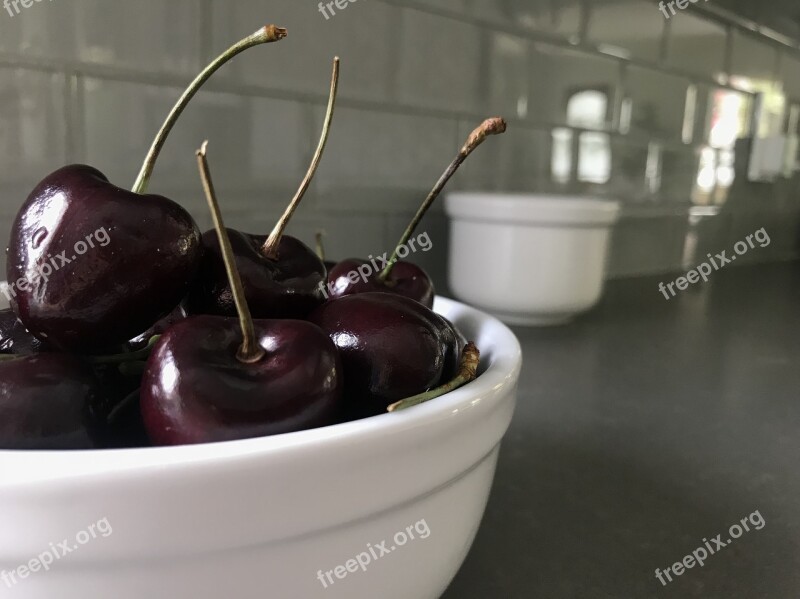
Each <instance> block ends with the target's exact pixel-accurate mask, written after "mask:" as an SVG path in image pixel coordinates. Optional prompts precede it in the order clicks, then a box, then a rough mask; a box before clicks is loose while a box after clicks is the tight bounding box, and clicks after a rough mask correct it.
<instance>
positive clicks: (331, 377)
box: [141, 316, 342, 445]
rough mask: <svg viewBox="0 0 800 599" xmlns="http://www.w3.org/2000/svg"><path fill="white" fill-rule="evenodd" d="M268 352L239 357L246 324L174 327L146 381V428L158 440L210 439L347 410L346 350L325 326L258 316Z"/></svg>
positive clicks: (256, 433) (218, 320) (198, 319)
mask: <svg viewBox="0 0 800 599" xmlns="http://www.w3.org/2000/svg"><path fill="white" fill-rule="evenodd" d="M255 329H256V336H257V338H258V343H259V345H260V346H261V347H262V348H263V349H264V351H265V352H266V353H265V355H264V357H263V358H262V359H261V360H259V361H258V362H256V363H254V364H245V363H243V362H241V361H240V360H239V359H238V358H237V357H236V355H237V352H238V349H239V346H240V345H241V342H242V333H241V330H240V328H239V321H238V320H236V319H234V318H225V317H220V316H192V317H189V318H187V319H186V320H183V321H181V322H179V323H177V324H175V325H173V326H172V328H170V329H169V330H168V331H167V332H166V333H165V334H164V335H163V336H162V337H161V339H160V340H159V342H158V343H157V344H156V346H155V348H154V349H153V353H152V354H151V355H150V359H149V360H148V363H147V368H146V371H145V374H144V377H143V379H142V390H141V409H142V417H143V419H144V424H145V428H146V430H147V433H148V435H149V437H150V439H151V440H152V441H153V442H154V443H155V444H157V445H184V444H192V443H210V442H215V441H228V440H233V439H246V438H251V437H262V436H266V435H275V434H279V433H288V432H294V431H300V430H305V429H310V428H317V427H320V426H326V425H328V424H332V423H333V422H335V420H336V419H337V417H338V415H339V411H340V408H341V405H340V404H341V397H342V376H341V364H340V361H339V355H338V353H337V351H336V347H334V345H333V343H332V342H331V340H330V339H329V338H328V336H327V335H325V333H323V332H322V331H321V330H320V329H319V328H318V327H316V326H314V325H312V324H311V323H308V322H304V321H299V320H256V321H255Z"/></svg>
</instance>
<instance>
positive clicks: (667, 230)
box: [0, 0, 800, 283]
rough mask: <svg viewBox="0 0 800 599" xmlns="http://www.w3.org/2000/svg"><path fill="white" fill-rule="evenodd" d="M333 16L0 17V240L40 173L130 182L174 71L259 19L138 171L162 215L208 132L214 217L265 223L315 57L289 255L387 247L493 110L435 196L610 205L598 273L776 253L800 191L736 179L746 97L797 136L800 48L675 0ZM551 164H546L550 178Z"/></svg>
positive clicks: (352, 10)
mask: <svg viewBox="0 0 800 599" xmlns="http://www.w3.org/2000/svg"><path fill="white" fill-rule="evenodd" d="M338 3H339V5H343V6H344V5H347V4H346V2H345V1H344V0H338ZM333 8H334V10H336V15H335V16H333V17H331V18H329V19H326V18H325V17H324V16H323V15H322V14H321V13H320V12H319V11H318V3H317V2H314V1H312V0H236V1H235V2H232V1H230V0H138V1H137V2H135V3H130V2H122V1H121V0H114V1H112V0H102V1H101V0H59V1H58V2H52V3H51V2H46V3H45V2H41V3H39V2H37V3H33V4H32V6H30V7H29V8H24V9H23V10H22V12H21V13H20V14H18V15H15V16H13V17H12V16H10V15H9V14H7V13H6V12H5V11H2V12H0V106H1V107H2V111H0V231H2V232H3V234H5V231H7V230H8V229H9V226H10V220H11V218H13V215H14V213H15V212H16V210H17V208H18V207H19V205H20V203H21V202H22V201H23V200H24V198H25V196H26V195H27V193H28V191H29V190H30V189H31V188H32V187H33V186H34V185H35V184H36V183H37V181H38V180H39V179H41V178H42V177H43V176H44V175H46V174H47V173H48V172H50V171H52V170H54V169H55V168H57V167H58V166H60V165H62V164H65V163H69V162H87V163H90V164H93V165H94V166H96V167H98V168H100V169H101V170H103V171H104V172H105V173H106V174H107V175H108V176H109V177H110V178H111V179H112V180H113V181H114V182H116V183H117V184H119V185H122V186H126V185H130V184H131V183H132V182H133V179H134V177H135V175H136V173H137V171H138V168H139V166H140V163H141V160H142V158H143V157H144V154H145V152H146V149H147V147H148V146H149V143H150V141H151V139H152V136H153V135H154V133H155V131H156V130H157V129H158V127H159V125H160V123H161V121H162V119H163V118H164V116H165V115H166V113H167V111H168V109H169V107H170V106H171V104H172V103H173V102H174V100H175V99H176V97H177V95H178V93H179V92H180V90H181V89H182V87H183V86H184V85H185V84H186V82H187V81H188V80H189V79H190V77H191V76H192V75H193V74H194V73H195V72H196V71H197V70H198V69H199V68H200V67H201V66H202V65H204V64H205V63H206V62H207V61H208V60H209V59H210V58H211V57H212V56H214V55H216V54H217V53H218V52H219V51H220V50H222V49H223V48H225V47H227V46H228V45H230V43H232V42H233V41H235V40H236V39H239V38H240V37H242V36H243V35H245V34H247V33H248V32H250V31H252V30H255V29H256V28H257V27H259V26H260V25H262V24H264V23H265V22H274V23H277V24H280V25H283V26H286V27H287V28H288V29H289V30H290V36H289V38H288V39H287V40H285V41H283V42H281V43H280V44H276V45H271V46H267V47H263V48H258V49H254V50H251V51H250V52H249V53H247V54H246V55H243V56H241V57H239V58H238V59H237V60H236V61H235V62H234V63H232V64H230V65H228V66H227V67H225V69H224V70H223V71H221V72H220V73H219V74H218V76H217V77H216V78H215V79H214V80H213V81H212V82H211V84H209V86H208V87H207V90H206V91H204V92H202V93H201V94H200V95H199V96H198V97H197V98H196V100H195V101H194V103H193V104H192V105H191V107H190V108H189V110H188V111H187V113H186V114H185V116H184V117H183V119H182V121H181V122H180V124H179V126H178V127H177V128H176V130H175V131H174V133H173V135H172V137H171V138H170V140H169V142H168V143H167V146H166V147H165V150H164V153H163V155H162V157H161V160H160V162H159V165H158V167H157V169H156V173H155V177H154V179H153V183H152V186H151V189H152V190H153V191H157V192H159V193H162V194H165V195H169V196H171V197H173V198H174V199H176V200H178V201H180V202H182V203H184V204H185V205H186V206H187V207H188V208H189V209H190V210H191V211H192V212H193V213H194V214H195V216H196V217H197V219H198V221H199V222H200V223H201V225H202V226H204V227H207V226H209V218H208V217H207V214H206V210H205V204H204V201H203V199H202V194H201V192H200V187H199V183H198V179H197V174H196V167H195V162H194V158H193V150H194V149H195V148H196V147H198V145H199V144H200V143H201V141H202V140H203V139H205V138H208V139H210V141H211V144H212V145H211V160H212V167H213V169H214V172H215V175H216V182H217V186H218V188H219V193H220V197H221V200H222V202H223V208H224V210H225V213H226V217H227V220H228V223H229V225H231V226H235V227H241V228H245V229H247V230H250V231H253V232H266V231H268V230H269V229H270V228H271V226H272V225H273V223H274V220H275V219H276V218H277V215H278V214H279V212H280V211H281V209H282V207H283V206H284V204H285V203H286V201H287V200H288V198H289V197H290V196H291V194H292V192H293V190H294V189H295V187H296V186H297V184H298V182H299V180H300V179H301V177H302V175H303V172H304V170H305V168H306V165H307V163H308V160H309V159H310V155H311V153H312V151H313V148H314V145H315V144H316V139H317V136H318V132H319V127H320V124H321V121H322V118H323V109H324V105H325V102H326V95H327V87H328V78H329V73H330V61H331V59H332V57H333V56H334V55H335V54H336V55H339V56H341V58H342V80H341V96H340V98H341V99H340V105H339V111H338V114H337V119H336V121H335V125H334V130H333V135H332V139H331V142H330V145H329V148H328V152H327V155H326V156H325V159H324V161H323V165H322V168H321V169H320V172H319V175H318V177H317V179H316V181H315V183H314V185H313V187H312V189H311V192H310V193H309V195H308V197H307V199H306V201H305V203H304V205H303V206H302V208H301V210H300V212H299V213H298V214H297V217H296V219H295V221H294V223H293V224H292V231H293V232H294V233H295V234H297V235H299V236H301V237H304V238H305V239H307V240H308V241H309V242H310V241H311V240H312V238H313V234H314V231H315V230H316V229H318V228H323V229H325V230H326V231H327V234H328V237H327V245H328V253H329V255H331V256H333V257H342V258H343V257H346V256H351V255H367V254H375V253H383V252H384V251H386V250H388V249H390V248H391V245H392V243H393V242H394V241H395V240H396V238H397V237H398V236H399V235H400V233H401V231H402V229H403V228H404V226H405V223H406V222H407V220H408V219H410V217H411V214H412V213H413V211H414V210H415V208H416V206H417V204H418V202H419V201H420V200H421V199H422V197H423V196H424V194H425V193H426V192H427V190H428V189H429V188H430V186H431V185H432V183H433V182H434V180H435V179H436V177H437V176H438V175H439V173H440V172H441V170H442V169H443V168H444V166H445V165H446V164H447V163H448V162H449V161H450V159H451V158H452V156H453V154H454V153H455V151H456V149H457V148H458V147H459V146H460V144H461V142H462V140H463V138H464V137H466V135H467V134H468V133H469V131H470V130H471V129H472V127H474V126H475V125H476V124H477V123H478V122H479V121H480V120H481V119H482V118H483V117H484V116H488V115H493V114H495V113H497V114H502V115H504V116H506V117H507V118H508V119H509V121H510V124H511V128H510V130H509V133H507V134H506V136H505V137H504V138H502V139H497V140H491V142H490V143H489V144H487V146H486V147H485V148H482V149H481V151H480V152H479V153H478V154H476V156H475V158H473V159H472V160H471V162H470V163H468V164H467V165H466V167H465V168H464V170H463V171H462V172H461V173H460V174H459V175H458V176H457V177H456V179H455V180H454V182H453V187H454V188H460V189H466V188H483V189H492V190H512V191H524V190H527V191H534V192H556V193H589V194H594V195H600V196H607V197H615V198H619V199H620V200H622V201H623V202H624V203H625V211H624V217H623V220H622V222H621V223H620V225H619V227H618V229H617V231H616V234H615V238H614V244H613V249H612V258H611V276H630V275H637V274H642V273H651V272H666V271H674V270H679V269H682V268H684V266H685V265H691V264H692V262H693V260H694V259H695V258H697V259H701V258H702V257H703V256H705V254H706V253H707V252H709V251H720V250H723V249H727V248H729V247H730V246H731V245H732V244H733V243H734V242H735V241H737V240H739V239H741V238H742V236H744V235H746V234H749V233H751V232H752V231H754V230H756V229H758V228H760V227H762V226H763V227H766V228H767V230H768V232H769V233H770V235H771V238H772V239H773V243H772V245H771V246H770V247H769V248H766V249H763V250H759V251H758V252H753V253H752V254H751V255H750V256H749V259H750V260H773V259H786V258H790V257H793V256H796V255H797V253H798V240H800V197H798V196H800V176H798V174H797V173H795V174H794V175H793V176H792V177H789V178H780V179H779V180H777V181H774V182H770V183H750V182H747V180H746V175H745V173H746V166H747V148H748V147H749V140H748V139H747V137H748V135H750V132H751V131H752V130H758V127H757V126H755V125H756V124H755V120H754V119H755V118H756V116H757V115H758V114H761V113H760V112H759V113H757V112H755V110H756V108H757V107H758V106H759V105H760V103H759V102H756V92H757V91H763V90H769V91H770V92H771V95H770V98H771V100H770V101H771V108H770V110H771V111H772V117H771V120H770V119H769V118H767V117H765V118H766V119H767V120H768V122H769V123H772V124H771V125H769V124H767V125H763V124H762V126H763V127H767V129H769V128H770V127H771V129H770V132H772V133H783V132H785V129H786V128H787V127H792V128H794V129H795V130H794V131H792V132H791V133H793V134H797V133H798V131H797V127H798V119H797V118H796V115H798V114H800V50H798V47H797V42H798V41H800V40H794V41H793V42H791V41H789V42H788V43H787V40H786V38H780V40H778V39H774V38H777V37H778V36H773V35H771V34H770V32H769V31H765V30H757V28H755V27H753V28H751V30H748V29H747V28H745V27H743V26H741V25H740V23H741V21H736V24H734V23H733V21H732V20H730V19H727V18H726V15H725V13H723V12H722V11H719V10H716V11H714V13H713V14H712V13H704V12H700V11H699V10H696V9H695V7H694V6H693V7H692V8H690V9H688V10H685V11H681V12H680V13H679V14H677V15H676V16H674V17H672V18H670V19H665V18H664V16H663V15H662V14H661V12H660V11H659V10H658V8H657V3H656V2H652V1H647V0H591V1H585V0H564V1H562V2H531V1H529V0H360V1H358V2H353V3H352V4H349V5H347V8H346V9H343V10H340V9H337V8H336V4H334V5H333ZM792 44H794V45H792ZM586 89H594V90H600V91H602V93H604V94H605V97H606V99H607V108H606V110H605V114H603V115H602V116H601V117H600V118H599V120H597V121H586V120H585V119H584V120H575V119H569V118H568V115H567V111H566V102H567V99H568V98H569V97H570V96H571V95H572V94H575V93H576V92H580V91H581V90H586ZM720 94H727V96H725V97H726V98H727V100H725V101H726V102H735V103H736V104H737V105H740V106H741V109H740V110H741V114H742V117H741V119H740V122H739V123H738V137H740V138H742V139H739V140H738V141H737V142H736V146H735V151H734V153H733V154H731V152H729V151H727V150H726V149H725V148H724V147H719V146H720V144H719V142H718V140H719V136H718V135H716V134H715V133H714V127H713V125H714V123H715V122H717V121H718V120H719V109H720V105H721V102H722V101H721V100H719V99H718V100H717V101H716V102H715V101H714V99H715V98H720V97H722V96H721V95H720ZM776 98H778V99H781V98H782V99H783V103H782V104H780V101H779V102H778V104H780V105H779V106H778V107H777V108H775V107H774V106H772V104H774V103H775V102H776ZM792 114H794V115H795V118H791V117H790V115H792ZM765 122H766V121H765ZM776 123H777V125H776ZM729 128H730V125H729ZM734 128H737V127H734ZM776 129H782V130H776ZM715 135H716V137H715ZM559 140H567V141H566V142H564V141H559ZM729 141H730V142H731V143H732V142H733V140H732V139H731V140H729ZM598 148H599V149H598ZM554 150H555V151H556V153H557V154H559V155H561V156H563V158H562V160H566V163H565V164H566V165H567V166H566V170H563V168H562V175H561V176H556V175H554V171H553V156H554ZM598 151H599V152H601V153H604V155H605V156H606V158H607V159H609V160H610V165H611V166H610V171H609V172H607V173H605V176H601V177H600V179H598V178H597V177H596V176H592V175H591V173H592V172H594V171H593V169H592V168H589V167H591V165H592V162H593V161H596V160H597V153H598ZM709 160H711V162H709ZM714 160H716V161H717V163H718V164H719V165H724V164H732V165H734V167H733V168H734V170H733V171H731V169H727V170H725V169H721V170H720V168H719V167H715V166H714V162H713V161H714ZM726 160H727V161H728V162H725V161H726ZM601 163H602V160H601ZM595 165H596V164H595ZM601 170H602V169H601ZM731 172H735V179H734V180H733V182H732V184H731V183H730V180H729V179H730V177H729V175H730V173H731ZM715 173H717V174H718V175H719V176H715ZM709 174H710V180H711V183H710V186H709V187H708V188H707V189H705V192H702V190H701V192H698V180H704V181H706V182H707V181H708V180H709V179H708V178H709ZM703 176H705V179H703ZM425 226H426V228H427V229H428V230H429V232H430V233H431V236H432V237H433V239H434V243H435V246H436V249H437V251H436V252H431V253H430V254H429V255H426V256H425V257H424V261H425V262H426V266H428V267H429V268H430V269H431V271H432V273H433V274H434V276H435V278H436V279H437V280H438V281H439V282H440V283H444V278H445V276H444V275H445V272H446V247H447V223H446V219H445V217H444V215H443V214H442V212H441V207H438V208H437V209H436V210H435V211H434V213H433V214H432V215H431V216H430V217H429V220H428V221H427V223H426V225H425Z"/></svg>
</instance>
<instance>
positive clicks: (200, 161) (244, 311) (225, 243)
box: [197, 141, 265, 364]
mask: <svg viewBox="0 0 800 599" xmlns="http://www.w3.org/2000/svg"><path fill="white" fill-rule="evenodd" d="M207 149H208V142H207V141H206V142H203V146H202V147H201V148H200V149H199V150H197V166H198V167H199V169H200V179H202V181H203V190H204V191H205V194H206V200H208V207H209V208H210V209H211V217H212V218H213V219H214V228H215V229H216V231H217V238H218V239H219V247H220V249H221V250H222V259H223V261H224V262H225V270H226V272H227V273H228V282H229V283H230V286H231V291H232V292H233V301H234V302H235V303H236V311H237V312H238V313H239V324H240V325H241V327H242V345H241V347H239V351H238V353H237V354H236V358H237V359H238V360H239V361H240V362H243V363H245V364H254V363H256V362H258V361H259V360H260V359H261V358H263V357H264V353H265V352H264V350H263V349H262V348H261V346H260V345H259V344H258V339H257V338H256V328H255V325H254V324H253V316H252V315H251V314H250V307H249V306H248V305H247V300H246V299H245V295H244V287H243V286H242V278H241V276H240V275H239V269H237V268H236V261H235V260H234V257H233V249H232V248H231V240H230V237H228V230H227V229H226V228H225V223H224V222H223V221H222V213H221V212H220V209H219V202H217V194H216V192H215V191H214V183H213V181H212V180H211V171H210V170H209V168H208V159H207V157H206V153H207Z"/></svg>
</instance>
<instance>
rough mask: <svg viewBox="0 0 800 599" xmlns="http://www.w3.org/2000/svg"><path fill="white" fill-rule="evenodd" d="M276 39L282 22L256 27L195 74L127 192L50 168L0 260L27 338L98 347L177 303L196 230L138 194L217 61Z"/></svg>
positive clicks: (173, 209)
mask: <svg viewBox="0 0 800 599" xmlns="http://www.w3.org/2000/svg"><path fill="white" fill-rule="evenodd" d="M284 37H286V30H285V29H283V28H281V27H276V26H274V25H267V26H266V27H262V28H261V29H259V30H258V31H256V32H255V33H253V34H252V35H249V36H247V37H246V38H244V39H242V40H240V41H239V42H237V43H236V44H234V45H233V46H231V47H230V48H228V50H226V51H225V52H223V53H222V54H221V55H220V56H219V57H217V58H216V59H214V60H213V61H212V62H211V63H210V64H209V65H208V66H207V67H206V68H205V69H203V71H202V72H201V73H200V74H199V75H198V76H197V77H195V79H194V80H193V81H192V82H191V83H190V84H189V87H188V88H187V89H186V91H185V92H184V93H183V94H182V95H181V97H180V98H179V99H178V102H177V103H176V104H175V106H174V108H173V109H172V110H171V111H170V113H169V115H168V116H167V119H166V121H165V122H164V124H163V125H162V127H161V129H160V130H159V132H158V134H157V135H156V138H155V140H154V141H153V144H152V145H151V147H150V150H149V152H148V154H147V157H146V158H145V161H144V164H143V165H142V168H141V170H140V172H139V175H138V177H137V178H136V182H135V183H134V185H133V191H126V190H124V189H121V188H119V187H116V186H115V185H112V184H111V183H109V181H108V179H106V177H105V176H104V175H103V174H102V173H100V171H98V170H96V169H94V168H92V167H89V166H84V165H73V166H67V167H64V168H62V169H59V170H57V171H56V172H54V173H52V174H51V175H49V176H48V177H46V178H45V179H44V180H43V181H42V182H41V183H40V184H39V185H38V186H37V187H36V189H35V190H34V191H33V192H32V193H31V195H30V196H29V197H28V199H27V201H26V202H25V204H24V205H23V207H22V209H21V210H20V212H19V214H18V215H17V218H16V220H15V222H14V225H13V229H12V232H11V242H10V245H9V248H8V267H7V273H8V283H9V285H10V286H11V307H12V308H13V309H14V311H15V312H16V314H17V316H18V317H19V318H20V320H21V321H22V323H23V324H24V325H25V327H26V328H27V329H28V330H29V331H31V333H33V335H34V336H36V337H38V338H39V339H41V340H44V341H47V342H48V343H51V344H52V345H53V346H55V347H57V348H59V349H62V350H70V351H75V352H81V353H87V352H94V353H97V352H99V351H102V350H103V349H104V348H107V347H113V346H117V345H120V344H122V343H124V342H126V341H127V340H128V339H130V338H131V337H133V336H134V335H137V334H139V333H141V332H142V331H144V330H146V329H147V328H148V327H150V326H151V325H152V324H153V323H154V322H156V321H157V320H158V319H159V318H161V317H162V316H164V315H165V314H167V313H169V312H170V311H171V310H172V309H173V308H174V307H175V306H176V305H177V304H178V302H179V301H180V300H181V299H182V298H183V296H184V295H185V293H186V291H187V290H188V285H189V283H190V281H191V280H192V278H193V277H194V274H195V272H196V270H197V267H198V259H199V256H200V232H199V231H198V229H197V225H196V224H195V222H194V221H193V220H192V218H191V217H190V216H189V214H188V213H187V212H186V211H185V210H183V209H182V208H181V207H180V206H178V205H177V204H175V203H174V202H172V201H170V200H168V199H166V198H163V197H161V196H155V195H144V194H145V192H146V189H147V185H148V183H149V181H150V177H151V175H152V172H153V168H154V166H155V163H156V160H157V158H158V155H159V153H160V151H161V149H162V148H163V146H164V143H165V141H166V139H167V136H168V135H169V133H170V131H171V130H172V128H173V127H174V125H175V123H176V121H177V119H178V118H179V116H180V115H181V113H182V112H183V110H184V109H185V108H186V106H187V104H188V103H189V102H190V100H191V99H192V97H193V96H194V95H195V94H196V93H197V92H198V90H199V89H200V88H201V87H202V86H203V84H204V83H205V82H206V81H207V80H208V79H209V78H210V77H211V76H212V75H213V74H214V73H215V72H216V71H217V70H218V69H219V68H220V67H221V66H222V65H224V64H225V63H227V62H228V61H229V60H231V59H232V58H233V57H234V56H237V55H238V54H240V53H241V52H244V51H245V50H247V49H248V48H252V47H254V46H258V45H260V44H267V43H271V42H276V41H279V40H281V39H283V38H284Z"/></svg>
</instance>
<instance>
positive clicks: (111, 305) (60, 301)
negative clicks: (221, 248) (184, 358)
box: [8, 165, 200, 353]
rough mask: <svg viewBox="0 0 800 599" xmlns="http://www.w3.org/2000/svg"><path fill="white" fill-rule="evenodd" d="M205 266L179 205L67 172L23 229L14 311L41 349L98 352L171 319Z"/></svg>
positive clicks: (11, 273)
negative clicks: (45, 345) (41, 344)
mask: <svg viewBox="0 0 800 599" xmlns="http://www.w3.org/2000/svg"><path fill="white" fill-rule="evenodd" d="M199 258H200V232H199V231H198V229H197V225H196V224H195V222H194V220H193V219H192V217H191V216H190V215H189V213H188V212H186V211H185V210H184V209H183V208H181V207H180V206H179V205H178V204H176V203H175V202H173V201H171V200H168V199H167V198H164V197H161V196H155V195H139V194H136V193H133V192H130V191H127V190H124V189H121V188H119V187H116V186H115V185H112V184H111V183H109V182H108V179H106V177H105V176H104V175H103V174H102V173H101V172H100V171H98V170H96V169H94V168H92V167H90V166H84V165H73V166H67V167H64V168H62V169H59V170H57V171H56V172H54V173H53V174H51V175H49V176H48V177H46V178H45V179H44V180H43V181H42V182H41V183H39V185H38V186H37V187H36V189H34V191H33V192H32V193H31V195H30V197H29V198H28V200H27V201H26V202H25V204H24V205H23V207H22V209H21V211H20V212H19V214H18V215H17V218H16V220H15V221H14V225H13V228H12V232H11V242H10V244H9V248H8V282H9V285H10V286H11V289H10V296H11V305H12V308H13V309H14V311H15V312H16V314H17V316H18V317H19V319H20V320H21V321H22V322H23V324H24V325H25V326H26V327H27V329H28V330H29V331H31V333H33V334H34V335H35V336H36V337H38V338H39V339H42V340H44V341H47V342H48V343H50V344H52V345H53V346H55V347H58V348H60V349H63V350H71V351H76V352H81V353H91V352H98V351H102V350H103V349H104V348H107V347H110V346H114V345H118V344H122V343H124V342H125V341H127V340H128V339H130V338H131V337H133V336H134V335H136V334H138V333H141V332H142V331H143V330H145V329H147V328H148V327H149V326H151V325H152V324H153V323H154V322H156V321H157V320H158V319H159V318H161V317H162V316H164V315H165V314H167V313H169V312H170V311H171V310H172V309H173V308H174V307H175V306H176V305H177V304H178V302H180V301H181V299H182V298H183V296H184V295H185V294H186V292H187V291H188V289H189V283H190V282H191V281H192V279H193V278H194V276H195V274H196V272H197V268H198V265H199Z"/></svg>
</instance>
